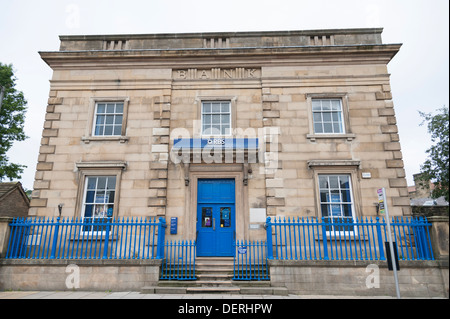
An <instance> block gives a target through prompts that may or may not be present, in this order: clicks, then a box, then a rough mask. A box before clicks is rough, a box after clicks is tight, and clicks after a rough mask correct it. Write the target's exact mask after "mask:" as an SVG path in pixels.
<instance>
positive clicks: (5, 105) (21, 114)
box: [0, 63, 27, 181]
mask: <svg viewBox="0 0 450 319" xmlns="http://www.w3.org/2000/svg"><path fill="white" fill-rule="evenodd" d="M15 82H16V78H15V76H14V71H13V67H12V65H5V64H2V63H0V86H1V87H3V88H4V96H3V101H2V103H1V109H0V181H2V180H3V179H5V178H8V179H9V180H11V181H12V180H13V179H20V177H21V175H20V174H22V173H23V168H24V167H26V166H24V165H20V164H15V163H9V158H8V157H7V156H6V153H7V152H8V150H9V149H10V148H11V147H12V145H13V143H14V141H23V140H25V139H26V138H27V136H25V133H24V130H23V126H24V122H25V112H26V105H27V101H26V100H25V98H24V95H23V93H22V92H20V91H17V90H16V89H15V86H16V83H15ZM0 89H1V88H0Z"/></svg>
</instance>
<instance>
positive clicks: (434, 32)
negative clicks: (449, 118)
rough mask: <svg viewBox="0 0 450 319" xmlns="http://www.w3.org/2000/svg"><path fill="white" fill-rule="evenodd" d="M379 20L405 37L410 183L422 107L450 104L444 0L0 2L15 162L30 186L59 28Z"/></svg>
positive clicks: (400, 72) (403, 100) (397, 79)
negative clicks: (17, 104)
mask: <svg viewBox="0 0 450 319" xmlns="http://www.w3.org/2000/svg"><path fill="white" fill-rule="evenodd" d="M366 27H382V28H384V31H383V33H382V39H383V43H402V44H403V46H402V48H401V49H400V52H399V53H398V54H397V55H396V56H395V57H394V59H393V60H392V61H391V62H390V64H389V65H388V70H389V73H391V88H392V93H393V100H394V108H395V111H396V116H397V122H398V127H399V132H400V142H401V145H402V152H403V157H404V162H405V170H406V174H407V180H408V185H411V184H412V183H413V182H412V175H413V174H415V173H418V172H419V170H420V164H421V163H422V162H423V161H424V160H425V158H426V154H425V150H426V149H427V148H428V147H429V143H430V136H429V134H428V133H427V130H426V127H424V126H420V123H421V122H422V119H421V117H420V116H419V113H418V111H419V110H420V111H424V112H434V111H435V110H437V109H438V108H441V107H443V106H446V107H448V106H449V93H448V92H449V89H448V87H449V31H448V30H449V1H448V0H427V1H425V0H379V1H375V0H345V1H344V0H343V1H340V0H313V1H305V0H272V1H267V0H252V1H247V0H225V1H214V0H147V1H137V0H126V1H123V0H121V1H117V0H87V1H86V0H82V1H76V0H71V1H66V0H58V1H56V0H54V1H50V0H39V1H37V0H0V62H2V63H3V64H10V63H11V64H13V65H14V68H15V71H16V73H15V74H16V77H17V78H18V81H17V88H18V89H19V90H21V91H23V92H24V94H25V97H26V99H27V100H28V112H27V118H26V123H25V132H26V134H27V135H28V136H29V138H28V140H26V141H25V142H20V143H15V144H14V146H13V147H12V149H11V150H10V152H9V153H8V155H9V157H10V161H12V162H14V163H20V164H24V165H27V166H28V168H27V169H26V170H25V172H24V174H23V176H22V184H23V185H24V187H26V188H27V189H32V188H33V182H34V175H35V169H36V163H37V157H38V153H39V146H40V139H41V134H42V128H43V123H44V116H45V109H46V106H47V99H48V93H49V87H50V85H49V80H50V78H51V76H52V71H51V69H50V68H49V67H48V66H47V65H46V64H45V62H44V61H43V60H41V58H40V56H39V54H38V52H39V51H57V50H58V49H59V38H58V36H59V35H72V34H77V35H78V34H83V35H84V34H129V33H141V34H142V33H181V32H219V31H230V32H234V31H275V30H312V29H334V28H366Z"/></svg>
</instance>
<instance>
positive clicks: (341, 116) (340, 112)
mask: <svg viewBox="0 0 450 319" xmlns="http://www.w3.org/2000/svg"><path fill="white" fill-rule="evenodd" d="M318 101H320V104H321V110H319V111H317V110H314V102H318ZM324 101H329V102H330V105H331V108H330V110H324V109H323V102H324ZM336 101H337V102H339V110H333V109H332V107H333V102H336ZM311 103H312V105H311V112H312V119H313V123H312V125H313V132H314V134H317V135H320V134H346V127H345V119H344V110H343V104H342V99H340V98H313V99H312V101H311ZM315 113H316V114H321V118H322V121H321V122H315V121H314V114H315ZM324 113H331V122H324V120H323V114H324ZM333 113H337V114H338V116H339V119H338V120H339V122H334V121H333ZM316 123H320V124H321V125H322V132H316V128H315V124H316ZM324 123H331V128H332V132H325V131H324V128H325V125H324ZM335 123H338V124H340V127H341V128H342V131H341V132H334V124H335Z"/></svg>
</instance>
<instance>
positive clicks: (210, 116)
mask: <svg viewBox="0 0 450 319" xmlns="http://www.w3.org/2000/svg"><path fill="white" fill-rule="evenodd" d="M202 135H213V136H214V135H231V102H230V101H212V102H202Z"/></svg>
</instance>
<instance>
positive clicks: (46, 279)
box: [0, 259, 161, 291]
mask: <svg viewBox="0 0 450 319" xmlns="http://www.w3.org/2000/svg"><path fill="white" fill-rule="evenodd" d="M160 267H161V260H120V261H117V260H7V259H3V260H2V259H0V291H2V290H44V291H45V290H58V291H65V290H77V289H79V290H88V291H130V290H131V291H140V290H141V288H142V287H144V286H154V285H156V284H157V283H158V279H159V270H160Z"/></svg>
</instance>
